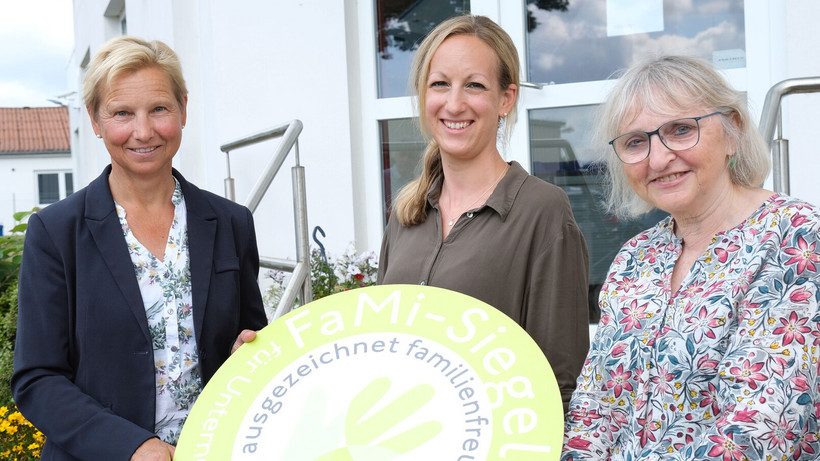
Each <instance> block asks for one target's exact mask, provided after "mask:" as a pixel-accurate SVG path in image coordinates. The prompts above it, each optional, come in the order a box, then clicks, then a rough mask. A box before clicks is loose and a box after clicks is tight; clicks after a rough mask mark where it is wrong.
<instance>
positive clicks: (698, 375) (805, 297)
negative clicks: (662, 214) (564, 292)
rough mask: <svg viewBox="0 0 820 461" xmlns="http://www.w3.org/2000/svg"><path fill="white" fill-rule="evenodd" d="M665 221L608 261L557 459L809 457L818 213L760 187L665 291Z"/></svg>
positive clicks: (814, 392)
mask: <svg viewBox="0 0 820 461" xmlns="http://www.w3.org/2000/svg"><path fill="white" fill-rule="evenodd" d="M673 226H674V221H673V220H672V218H671V217H670V218H667V219H665V220H663V221H661V222H660V223H658V224H657V225H656V226H655V227H653V228H651V229H649V230H647V231H644V232H642V233H641V234H639V235H638V236H636V237H634V238H633V239H632V240H630V241H629V242H627V243H626V244H625V245H624V246H623V248H622V249H621V251H620V252H619V253H618V255H617V257H616V258H615V261H614V262H613V264H612V266H611V268H610V273H609V276H608V277H607V280H606V282H605V283H604V285H603V288H602V290H601V298H600V304H601V312H602V316H601V321H600V323H599V325H598V330H597V333H596V335H595V338H594V339H593V341H592V348H591V350H590V352H589V355H588V356H587V360H586V362H585V364H584V368H583V371H582V374H581V376H580V377H579V378H578V387H577V389H576V391H575V393H574V394H573V397H572V401H571V403H570V410H569V414H568V415H567V422H566V432H565V438H564V453H563V455H562V459H563V460H570V459H615V460H638V459H641V460H644V459H650V460H658V459H664V460H666V459H676V460H684V459H685V460H693V459H722V460H724V461H730V460H745V459H748V460H785V459H790V460H792V459H794V460H808V459H818V457H820V435H818V430H820V429H819V428H818V413H820V378H818V365H819V363H818V358H819V357H820V349H819V347H820V323H818V322H820V313H819V312H818V299H820V254H818V250H820V249H818V248H817V242H818V239H820V236H818V230H820V211H818V209H817V208H816V207H814V206H812V205H810V204H807V203H805V202H802V201H800V200H797V199H794V198H791V197H787V196H784V195H777V194H776V195H774V196H772V197H771V198H769V199H768V200H767V201H766V202H765V203H764V204H763V206H761V207H760V208H759V209H758V210H757V211H755V213H754V214H752V216H751V217H749V218H748V219H747V220H746V221H744V222H743V223H741V224H740V225H738V226H737V227H735V228H733V229H730V230H728V231H725V232H722V233H719V234H717V235H716V236H715V237H714V238H713V240H712V244H711V245H710V246H709V248H708V249H707V251H706V252H705V253H704V254H703V255H701V256H700V258H699V259H698V260H697V261H695V263H694V264H693V266H692V268H691V269H690V271H689V273H688V274H687V276H686V278H685V279H684V280H683V283H682V284H681V287H680V289H679V290H678V291H677V292H675V293H671V289H670V277H671V274H672V269H673V267H674V265H675V261H676V260H677V259H678V257H679V256H680V254H681V250H682V246H681V240H680V239H679V238H677V237H676V236H675V234H674V232H673Z"/></svg>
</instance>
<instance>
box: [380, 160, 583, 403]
mask: <svg viewBox="0 0 820 461" xmlns="http://www.w3.org/2000/svg"><path fill="white" fill-rule="evenodd" d="M440 193H441V182H440V181H439V182H437V183H436V184H434V185H433V186H432V187H431V188H430V191H429V192H428V194H427V220H426V221H425V222H424V223H421V224H418V225H415V226H410V227H404V226H402V225H401V224H400V223H399V222H398V220H397V219H390V221H389V222H388V224H387V229H386V230H385V234H384V238H383V240H382V248H381V256H380V258H379V277H378V283H380V284H397V283H409V284H427V285H431V286H436V287H441V288H446V289H450V290H453V291H457V292H459V293H463V294H467V295H470V296H472V297H474V298H478V299H480V300H482V301H484V302H486V303H487V304H490V305H491V306H493V307H495V308H497V309H499V310H501V311H502V312H504V313H505V314H507V315H508V316H510V317H511V318H512V319H513V320H515V321H516V322H518V324H519V325H521V326H522V327H523V328H524V329H525V330H526V331H527V332H528V333H529V334H530V336H532V338H533V339H534V340H535V342H536V343H538V345H539V346H540V347H541V350H543V351H544V355H545V356H546V357H547V360H549V363H550V366H551V367H552V369H553V372H554V373H555V377H556V378H557V380H558V385H559V387H560V388H561V397H562V399H563V401H564V410H565V411H566V407H567V404H568V403H569V399H570V396H571V395H572V391H573V390H574V389H575V381H576V378H577V377H578V374H579V373H580V371H581V366H582V365H583V362H584V360H585V358H586V355H587V351H588V350H589V307H588V289H589V288H588V286H587V284H588V274H589V261H588V255H587V247H586V244H585V243H584V237H583V235H582V234H581V231H580V230H579V228H578V225H577V224H576V222H575V218H574V217H573V215H572V209H571V208H570V203H569V199H568V198H567V195H566V193H564V191H563V190H562V189H560V188H559V187H557V186H554V185H552V184H549V183H547V182H545V181H543V180H541V179H539V178H536V177H535V176H531V175H529V174H528V173H527V172H526V171H525V170H524V169H523V168H522V167H521V165H519V164H518V163H517V162H514V161H513V162H511V163H510V168H509V170H508V172H507V174H506V175H505V176H504V178H503V179H502V180H501V182H500V183H499V184H498V186H497V187H496V189H495V191H494V192H493V193H492V195H490V198H489V199H488V200H487V203H486V204H484V205H482V206H480V207H478V208H476V209H473V210H468V211H467V212H465V213H464V214H462V215H461V216H460V217H459V219H458V221H457V222H456V223H455V225H454V226H453V228H452V229H451V231H450V234H449V235H448V236H447V238H446V239H445V240H444V241H442V239H441V214H440V213H441V212H440V210H439V207H438V199H439V195H440Z"/></svg>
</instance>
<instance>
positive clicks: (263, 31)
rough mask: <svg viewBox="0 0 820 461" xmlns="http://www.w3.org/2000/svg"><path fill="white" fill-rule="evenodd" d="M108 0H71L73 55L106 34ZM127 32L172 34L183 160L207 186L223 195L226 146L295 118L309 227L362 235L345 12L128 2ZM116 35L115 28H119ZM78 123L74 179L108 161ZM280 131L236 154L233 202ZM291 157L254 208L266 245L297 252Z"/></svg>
mask: <svg viewBox="0 0 820 461" xmlns="http://www.w3.org/2000/svg"><path fill="white" fill-rule="evenodd" d="M106 6H107V1H106V0H75V31H76V33H75V35H76V40H75V46H76V49H77V51H76V52H75V60H76V61H77V62H75V63H72V66H71V68H72V69H73V70H72V72H75V73H76V77H77V84H78V85H79V78H80V74H81V72H80V71H79V62H80V61H81V59H82V55H84V53H85V51H83V50H85V49H86V48H89V49H90V54H91V56H93V55H94V53H95V52H96V51H97V50H98V49H99V47H100V45H101V44H102V43H104V42H105V40H107V39H109V38H111V37H108V36H105V37H104V36H103V35H102V34H100V33H99V31H100V30H102V29H104V27H103V26H104V24H105V23H106V21H107V18H104V17H103V16H102V12H103V11H105V9H106ZM125 8H126V9H125V11H126V17H127V27H128V34H129V35H136V36H140V37H143V38H147V39H159V40H162V41H164V42H166V43H167V44H168V45H170V46H171V47H172V48H174V50H175V51H176V52H177V53H178V54H179V56H180V58H181V60H182V66H183V72H184V75H185V78H186V81H187V85H188V90H189V95H188V121H187V125H186V127H185V131H184V133H183V143H182V147H181V148H180V152H179V153H178V154H177V157H176V159H175V166H176V167H177V168H178V169H179V170H180V172H182V174H183V175H185V176H186V178H188V179H189V180H191V181H192V182H194V183H195V184H197V185H199V186H200V187H202V188H204V189H208V190H211V191H213V192H215V193H217V194H219V195H224V186H223V180H224V178H225V176H226V174H227V166H226V158H225V154H223V153H222V152H221V151H220V149H219V147H220V146H221V145H223V144H225V143H227V142H230V141H234V140H237V139H239V138H242V137H245V136H247V135H250V134H253V133H256V132H259V131H263V130H266V129H268V128H271V127H274V126H277V125H281V124H283V123H286V122H288V121H290V120H293V119H299V120H301V121H302V123H303V124H304V129H303V131H302V134H301V136H300V137H299V153H300V163H301V164H302V165H303V166H304V167H305V169H306V182H307V188H308V190H307V201H308V210H309V214H308V225H309V226H310V228H311V229H312V228H313V226H317V225H318V226H321V227H322V228H323V229H324V231H325V232H326V235H327V238H326V239H323V243H324V245H325V246H326V247H327V248H328V249H329V250H330V251H331V252H334V253H336V254H338V253H340V252H341V251H342V250H343V249H344V248H345V247H346V246H347V244H348V243H350V242H353V241H355V240H356V237H355V235H354V222H353V209H354V205H353V200H352V192H351V190H352V181H351V164H352V161H351V147H350V138H351V132H352V128H351V126H350V119H349V106H350V105H351V103H350V99H349V97H348V82H347V74H346V69H347V64H346V51H347V50H346V43H345V11H344V3H343V2H336V1H333V2H329V1H324V0H305V1H299V2H292V1H284V0H277V1H253V2H250V1H249V2H220V1H197V0H175V1H173V2H142V1H126V2H125ZM111 36H114V35H113V34H112V35H111ZM82 112H83V114H82V117H78V119H77V120H74V119H72V126H73V127H79V128H80V130H81V131H83V132H84V133H83V134H81V135H80V136H79V137H80V138H81V139H82V141H81V142H80V143H79V146H78V150H77V152H76V154H77V157H78V160H77V162H76V163H77V168H78V170H84V171H83V172H82V173H81V174H79V176H81V177H82V181H84V182H80V181H78V187H80V186H81V185H82V184H85V183H87V182H88V181H89V180H91V179H93V178H94V177H96V176H97V175H98V174H99V172H100V171H101V170H102V168H103V167H104V165H106V164H107V163H108V157H107V154H106V153H105V150H104V148H103V147H102V143H101V142H99V141H97V140H96V138H94V137H93V133H91V128H90V124H89V123H88V122H87V115H85V113H84V110H83V111H82ZM277 143H278V141H277V140H273V141H267V142H264V143H261V144H258V145H256V146H252V147H248V148H243V149H239V150H236V151H234V152H232V153H231V175H232V176H233V177H234V178H235V182H236V198H237V201H240V202H243V201H244V200H245V198H246V197H247V195H248V192H249V191H250V189H251V187H252V186H253V185H254V184H255V182H256V180H257V177H258V175H259V174H260V172H261V170H262V168H263V167H264V166H265V165H266V164H267V162H268V160H269V159H270V157H271V154H272V152H273V150H274V148H275V147H276V145H277ZM293 165H294V161H293V156H292V155H291V157H289V159H288V160H287V161H286V162H285V164H284V165H283V167H282V169H281V170H280V173H279V175H278V176H277V178H276V179H275V180H274V182H273V184H272V185H271V187H270V189H269V191H268V193H267V196H266V198H265V199H263V201H262V203H261V204H260V206H259V208H258V209H257V211H256V213H255V219H256V225H257V235H258V239H259V246H260V253H261V254H263V255H267V256H275V257H290V258H293V257H295V245H294V234H293V222H294V218H293V212H292V208H293V207H292V203H293V201H292V198H291V197H292V194H291V171H290V169H291V167H292V166H293Z"/></svg>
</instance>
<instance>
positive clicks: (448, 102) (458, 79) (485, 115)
mask: <svg viewBox="0 0 820 461" xmlns="http://www.w3.org/2000/svg"><path fill="white" fill-rule="evenodd" d="M498 65H499V64H498V57H497V56H496V53H495V52H494V51H493V49H492V48H490V46H489V45H487V44H486V43H484V41H482V40H481V39H479V38H477V37H474V36H472V35H454V36H451V37H449V38H447V39H446V40H444V41H443V42H442V43H441V45H440V46H439V47H438V49H437V50H436V52H435V54H434V55H433V58H432V59H431V60H430V69H429V72H428V75H427V86H426V88H425V90H424V91H425V93H424V95H425V96H424V97H425V104H424V110H425V120H426V124H427V130H428V131H429V133H430V134H431V135H432V137H433V139H435V141H436V143H437V144H438V145H439V148H440V149H441V153H442V156H447V157H450V159H451V160H455V159H464V160H469V159H471V158H475V157H477V156H480V155H487V154H494V153H497V150H496V133H497V128H498V117H499V116H502V115H503V114H505V113H507V112H509V111H510V110H512V107H513V104H514V103H515V95H516V91H517V88H516V86H515V85H513V84H511V85H509V87H508V88H504V89H501V88H499V83H498Z"/></svg>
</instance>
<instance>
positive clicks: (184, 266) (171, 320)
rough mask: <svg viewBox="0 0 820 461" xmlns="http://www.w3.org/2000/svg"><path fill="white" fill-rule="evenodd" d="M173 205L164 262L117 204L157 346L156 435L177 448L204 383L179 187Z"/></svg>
mask: <svg viewBox="0 0 820 461" xmlns="http://www.w3.org/2000/svg"><path fill="white" fill-rule="evenodd" d="M175 180H176V178H175ZM172 201H173V203H174V222H173V224H171V231H170V232H169V234H168V243H167V244H166V246H165V255H164V257H163V260H162V261H160V260H159V259H157V258H156V257H155V256H154V255H152V254H151V252H149V251H148V250H147V249H146V248H145V247H144V246H142V244H141V243H140V242H139V241H138V240H137V239H136V238H135V237H134V234H132V233H131V229H130V228H129V227H128V222H127V221H126V220H125V209H123V208H122V207H121V206H120V205H119V204H115V205H116V207H117V215H118V216H119V218H120V224H121V225H122V231H123V234H124V235H125V242H126V243H127V244H128V249H129V251H130V253H131V261H132V262H133V264H134V270H135V271H136V274H137V281H138V282H139V287H140V293H141V294H142V302H143V304H144V305H145V314H146V316H147V317H148V330H149V331H150V332H151V339H152V341H153V343H154V365H155V376H156V385H157V400H156V413H155V415H156V416H155V425H154V430H155V431H156V434H157V435H158V436H159V438H160V439H162V440H164V441H165V442H167V443H170V444H173V445H175V444H176V442H177V440H178V439H179V434H180V432H181V431H182V425H183V424H184V423H185V419H186V418H187V417H188V412H189V411H190V408H191V406H192V405H193V403H194V401H195V400H196V396H197V395H199V393H200V391H201V390H202V378H201V376H200V374H199V369H198V368H197V363H198V362H199V358H198V357H197V348H196V339H195V338H194V318H193V309H192V299H191V266H190V260H189V258H188V231H187V229H188V226H187V214H186V208H185V200H184V199H183V197H182V189H181V188H180V186H179V182H177V185H176V189H175V190H174V195H173V198H172Z"/></svg>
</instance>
